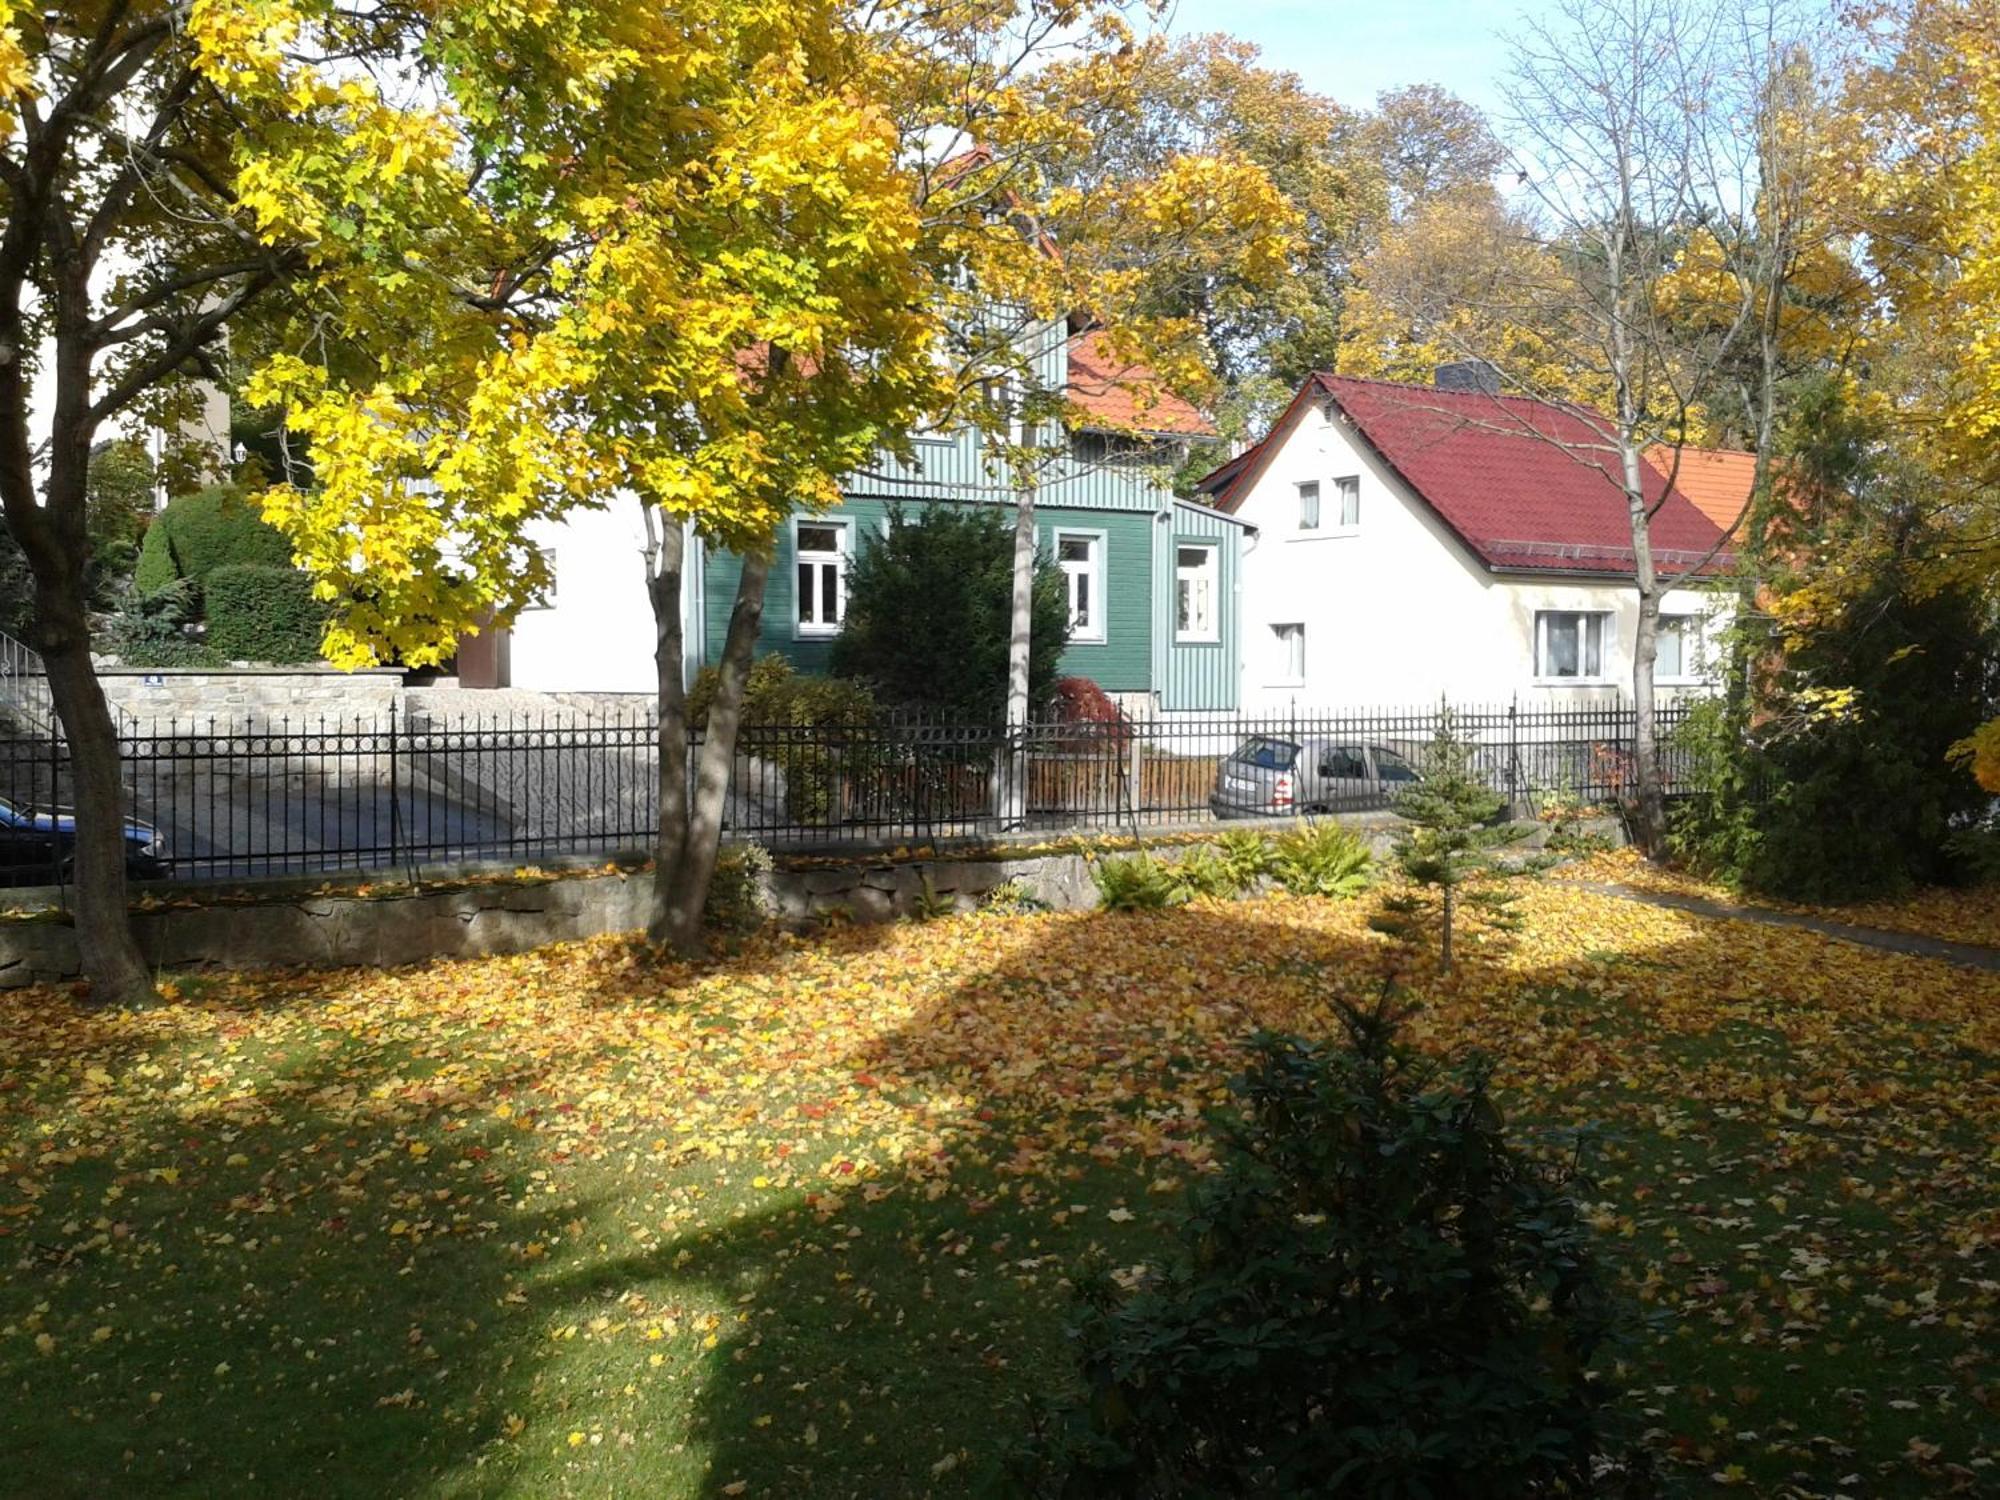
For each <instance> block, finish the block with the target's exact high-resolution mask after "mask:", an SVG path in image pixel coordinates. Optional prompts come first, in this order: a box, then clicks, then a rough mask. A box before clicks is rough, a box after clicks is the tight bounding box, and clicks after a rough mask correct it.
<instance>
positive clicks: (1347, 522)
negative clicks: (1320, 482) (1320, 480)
mask: <svg viewBox="0 0 2000 1500" xmlns="http://www.w3.org/2000/svg"><path fill="white" fill-rule="evenodd" d="M1333 490H1334V494H1335V496H1336V497H1337V498H1338V499H1339V501H1340V524H1341V525H1342V526H1343V527H1354V526H1359V525H1360V524H1361V478H1360V476H1359V475H1357V474H1349V475H1348V476H1347V477H1346V478H1344V479H1336V480H1334V482H1333Z"/></svg>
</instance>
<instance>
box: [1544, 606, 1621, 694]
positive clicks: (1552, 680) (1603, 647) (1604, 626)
mask: <svg viewBox="0 0 2000 1500" xmlns="http://www.w3.org/2000/svg"><path fill="white" fill-rule="evenodd" d="M1555 615H1563V616H1569V617H1574V618H1575V619H1576V620H1577V622H1578V626H1579V638H1578V640H1577V668H1578V675H1576V676H1575V677H1562V676H1552V675H1550V674H1549V673H1548V672H1547V671H1545V670H1544V668H1545V666H1546V664H1547V663H1548V660H1549V621H1550V617H1551V616H1555ZM1590 619H1595V620H1596V621H1597V622H1598V624H1597V670H1596V671H1595V672H1587V671H1584V670H1583V665H1584V659H1585V656H1586V652H1585V650H1584V646H1585V642H1584V640H1583V638H1582V623H1583V622H1584V621H1586V620H1590ZM1617 639H1618V617H1617V615H1615V614H1614V613H1612V612H1611V611H1610V610H1608V609H1538V610H1536V611H1535V639H1534V653H1535V658H1534V669H1535V681H1536V682H1537V683H1540V684H1542V685H1544V686H1547V687H1577V686H1592V685H1602V684H1604V683H1607V682H1609V681H1610V680H1611V677H1610V667H1609V662H1610V658H1611V647H1612V646H1613V644H1614V643H1615V642H1616V641H1617Z"/></svg>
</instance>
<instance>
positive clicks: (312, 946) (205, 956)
mask: <svg viewBox="0 0 2000 1500" xmlns="http://www.w3.org/2000/svg"><path fill="white" fill-rule="evenodd" d="M1354 822H1355V826H1356V831H1357V832H1359V833H1360V834H1361V835H1362V836H1363V837H1364V838H1365V839H1366V840H1367V841H1368V842H1369V843H1370V844H1371V845H1372V846H1374V847H1375V848H1376V849H1377V850H1378V851H1379V850H1381V849H1383V848H1384V847H1385V846H1386V845H1387V843H1388V839H1389V836H1390V832H1391V828H1392V823H1391V821H1390V820H1388V819H1386V818H1384V817H1380V816H1376V817H1368V818H1363V819H1357V820H1354ZM1249 826H1261V820H1260V823H1258V824H1252V825H1249ZM1276 826H1286V825H1282V824H1280V825H1276ZM1597 826H1598V828H1599V831H1602V832H1607V833H1610V834H1612V835H1614V836H1615V834H1616V825H1615V824H1602V825H1597ZM1175 847H1176V849H1185V848H1189V847H1193V845H1192V844H1190V843H1189V842H1187V841H1186V840H1176V841H1175ZM1163 852H1165V853H1173V852H1175V850H1171V849H1170V850H1165V851H1163ZM1010 881H1014V882H1019V884H1020V885H1021V886H1022V887H1023V888H1024V889H1025V890H1026V892H1027V893H1028V894H1029V895H1032V896H1033V897H1034V898H1035V899H1037V900H1039V901H1041V902H1044V903H1046V904H1047V905H1048V906H1050V907H1051V908H1053V909H1055V910H1057V911H1068V910H1079V909H1083V908H1088V907H1091V906H1094V905H1095V904H1096V901H1097V891H1096V888H1095V886H1094V885H1093V884H1092V882H1091V879H1090V866H1089V863H1088V862H1087V861H1086V860H1085V858H1084V857H1083V856H1082V855H1081V854H1075V853H1068V852H1053V851H1049V850H1045V849H1033V848H1023V850H1022V852H1021V853H1019V854H1009V853H1008V852H1007V851H1006V850H1005V849H1004V848H997V849H993V850H992V851H991V852H990V853H988V852H984V851H981V852H979V853H977V854H976V855H975V856H973V857H962V858H935V859H890V858H887V857H885V856H882V855H879V854H878V855H876V856H873V857H870V856H869V855H866V854H857V855H855V856H853V857H852V858H849V859H839V860H834V859H831V858H829V859H826V860H821V861H815V862H813V863H812V864H810V865H805V866H798V867H791V868H785V867H781V868H779V869H777V870H776V871H774V872H773V873H772V876H771V880H770V887H769V890H768V891H767V896H768V899H769V904H770V906H771V908H772V910H773V913H774V914H775V916H776V918H777V919H778V921H780V922H781V923H783V924H785V925H787V926H793V927H799V926H805V925H809V924H810V923H812V922H813V921H815V920H818V919H822V918H825V917H827V916H829V915H834V914H837V915H839V916H841V917H845V918H849V919H851V920H854V921H858V922H886V921H893V920H895V919H896V918H898V917H906V916H910V915H912V914H914V913H915V912H916V911H917V909H918V906H919V902H920V901H922V900H924V899H925V893H926V892H927V891H928V893H929V899H931V900H933V901H943V900H948V901H950V903H951V904H952V906H953V907H954V908H956V909H958V910H970V909H972V908H974V907H976V906H977V905H978V904H979V903H980V901H981V900H982V899H983V898H984V897H985V896H986V895H987V893H988V892H990V891H992V890H993V889H994V888H995V887H996V886H1001V885H1005V884H1007V883H1008V882H1010ZM167 889H169V890H170V891H171V894H172V897H173V899H174V900H186V901H187V904H184V905H174V904H168V905H163V906H155V907H153V908H151V909H148V910H145V911H140V912H136V913H135V914H134V916H133V923H134V926H135V927H136V929H137V932H138V936H139V944H140V948H141V949H142V951H143V952H144V953H145V955H146V958H147V960H148V962H150V963H151V964H153V965H154V966H155V967H157V968H161V969H257V968H279V967H285V966H291V965H307V966H311V967H316V968H338V967H342V966H351V965H361V966H387V965H396V964H412V963H422V962H425V961H427V960H430V959H440V958H472V957H480V956H485V955H489V954H502V953H524V952H526V951H528V950H529V949H531V948H538V947H541V946H543V945H544V944H547V943H555V942H564V941H568V940H571V939H575V938H582V937H590V936H593V935H595V934H598V933H604V932H633V931H637V930H638V929H639V928H641V927H643V926H644V925H645V921H646V906H647V900H648V897H649V895H650V892H651V877H650V874H649V872H646V871H644V870H633V871H630V872H614V873H605V872H603V871H602V870H598V869H593V870H590V871H589V872H587V873H586V872H582V871H579V872H576V873H567V874H565V873H560V872H558V873H554V874H549V875H543V876H530V877H517V878H510V879H500V880H494V879H491V878H487V879H483V880H477V881H472V882H467V881H465V880H464V879H461V880H460V882H459V883H457V884H452V883H448V882H447V881H445V880H442V879H441V881H440V883H439V884H438V885H436V886H434V887H433V888H431V889H425V888H423V887H421V886H419V887H414V888H397V889H383V888H380V887H378V888H376V889H374V890H372V891H370V892H369V893H368V894H366V895H364V894H361V893H360V892H359V891H342V890H329V889H328V888H327V887H326V886H325V884H324V882H317V881H314V880H312V879H296V878H295V879H289V880H270V881H264V882H253V883H251V884H249V885H246V886H241V887H231V888H230V890H229V892H228V893H227V894H226V895H222V894H220V893H217V892H216V891H215V890H214V889H213V888H209V889H208V890H206V891H205V890H204V889H203V888H202V887H200V886H181V887H173V888H167ZM36 894H37V893H33V892H16V893H12V895H13V898H14V899H15V901H16V902H17V904H18V903H21V902H31V901H32V900H33V899H34V896H35V895H36ZM48 894H50V895H53V894H54V893H48ZM204 896H208V897H209V898H210V900H209V904H200V903H201V901H202V898H203V897H204ZM79 972H80V968H79V964H78V959H77V948H76V932H75V929H74V928H73V927H72V926H71V925H70V924H69V922H68V920H67V918H66V917H64V916H63V915H61V914H59V913H55V912H48V911H44V912H41V913H38V914H35V915H32V916H26V917H20V916H16V917H6V916H0V990H4V989H11V988H19V987H21V986H25V985H30V984H38V983H58V982H61V981H64V980H68V979H73V978H75V977H76V976H77V974H78V973H79Z"/></svg>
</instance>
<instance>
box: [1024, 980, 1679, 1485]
mask: <svg viewBox="0 0 2000 1500" xmlns="http://www.w3.org/2000/svg"><path fill="white" fill-rule="evenodd" d="M1400 1020H1401V1017H1400V1016H1399V1015H1398V1014H1396V1013H1395V1011H1394V1010H1393V1008H1392V1002H1390V1001H1389V1000H1388V999H1386V998H1385V1000H1384V1001H1383V1003H1382V1004H1381V1005H1380V1006H1378V1007H1377V1008H1376V1009H1375V1010H1373V1011H1356V1010H1349V1011H1348V1012H1347V1013H1346V1021H1347V1026H1348V1031H1349V1039H1350V1043H1351V1045H1350V1046H1348V1047H1347V1048H1345V1049H1329V1048H1324V1047H1321V1046H1318V1045H1316V1044H1314V1043H1312V1042H1308V1041H1303V1040H1299V1039H1296V1038H1289V1037H1266V1038H1262V1039H1260V1040H1259V1041H1258V1042H1257V1044H1256V1049H1255V1056H1254V1061H1253V1065H1252V1067H1251V1068H1250V1070H1249V1072H1248V1075H1247V1077H1246V1078H1244V1079H1243V1080H1241V1081H1240V1082H1239V1083H1238V1085H1237V1095H1238V1105H1237V1109H1236V1111H1235V1112H1234V1113H1233V1114H1231V1115H1229V1116H1227V1117H1225V1118H1224V1120H1223V1121H1222V1122H1221V1124H1222V1136H1223V1142H1224V1146H1225V1151H1224V1156H1223V1162H1224V1170H1223V1171H1222V1172H1221V1174H1220V1175H1219V1176H1217V1177H1216V1178H1214V1179H1213V1180H1212V1181H1210V1182H1209V1183H1207V1184H1206V1185H1204V1186H1202V1187H1200V1188H1198V1189H1197V1190H1196V1192H1195V1194H1194V1196H1193V1198H1192V1200H1191V1203H1190V1206H1189V1208H1188V1209H1187V1211H1186V1213H1185V1215H1184V1216H1183V1220H1182V1223H1181V1225H1180V1240H1179V1244H1178V1246H1177V1247H1176V1248H1175V1249H1174V1250H1173V1251H1172V1252H1170V1255H1169V1258H1168V1261H1167V1264H1166V1265H1164V1266H1163V1267H1159V1268H1149V1269H1145V1270H1142V1271H1139V1272H1136V1273H1132V1272H1128V1273H1121V1274H1120V1275H1117V1276H1113V1275H1109V1274H1104V1273H1102V1272H1093V1273H1091V1274H1089V1275H1087V1276H1086V1277H1085V1278H1084V1279H1083V1281H1082V1283H1081V1284H1080V1288H1079V1295H1080V1298H1081V1301H1082V1308H1083V1311H1082V1317H1081V1322H1080V1325H1079V1326H1078V1328H1077V1329H1076V1330H1075V1337H1076V1341H1077V1344H1078V1348H1079V1353H1080V1358H1081V1364H1082V1377H1083V1387H1084V1389H1083V1392H1082V1394H1081V1395H1080V1396H1078V1397H1076V1398H1074V1399H1073V1400H1071V1401H1070V1402H1069V1403H1068V1404H1067V1405H1064V1406H1060V1407H1057V1408H1054V1409H1052V1410H1048V1411H1044V1412H1042V1413H1041V1414H1040V1417H1039V1420H1038V1422H1037V1428H1036V1433H1035V1436H1034V1437H1033V1439H1032V1440H1031V1442H1030V1444H1029V1446H1028V1452H1027V1457H1026V1461H1025V1463H1024V1466H1023V1467H1024V1471H1025V1472H1024V1474H1023V1479H1024V1482H1025V1483H1026V1484H1027V1485H1028V1486H1029V1487H1031V1488H1032V1489H1033V1490H1034V1491H1035V1492H1037V1493H1040V1494H1042V1495H1045V1496H1058V1495H1059V1496H1065V1497H1067V1496H1085V1495H1088V1496H1122V1497H1139V1496H1145V1497H1167V1496H1196V1495H1201V1496H1209V1495H1213V1496H1222V1495H1287V1496H1290V1495H1332V1494H1339V1495H1366V1496H1389V1495H1395V1496H1405V1495H1407V1496H1418V1495H1430V1496H1442V1495H1452V1496H1461V1497H1467V1496H1481V1497H1483V1496H1492V1497H1498V1496H1523V1495H1573V1494H1604V1493H1628V1494H1641V1493H1647V1492H1648V1491H1647V1489H1646V1488H1645V1487H1644V1485H1643V1483H1642V1481H1641V1480H1640V1478H1639V1476H1638V1475H1637V1474H1635V1473H1631V1472H1629V1471H1628V1466H1626V1465H1625V1464H1623V1463H1620V1462H1618V1461H1615V1460H1614V1458H1613V1457H1612V1456H1611V1455H1609V1454H1608V1453H1607V1449H1608V1448H1609V1446H1610V1445H1609V1442H1608V1440H1607V1434H1606V1430H1605V1429H1606V1424H1607V1418H1608V1412H1607V1408H1606V1402H1607V1399H1608V1395H1609V1393H1608V1391H1607V1388H1606V1386H1605V1385H1604V1384H1602V1383H1601V1382H1600V1381H1598V1380H1597V1379H1595V1378H1593V1375H1592V1373H1591V1364H1592V1361H1593V1358H1594V1357H1595V1356H1597V1355H1598V1354H1599V1353H1600V1351H1601V1350H1602V1348H1603V1347H1604V1345H1605V1341H1606V1339H1607V1337H1608V1335H1609V1333H1610V1331H1611V1328H1612V1323H1613V1309H1612V1304H1611V1302H1610V1299H1609V1297H1608V1295H1607V1293H1606V1290H1605V1277H1604V1274H1603V1273H1602V1272H1601V1271H1600V1269H1599V1267H1598V1264H1597V1260H1596V1257H1595V1255H1594V1253H1593V1251H1592V1247H1591V1241H1590V1236H1589V1233H1588V1231H1587V1229H1586V1226H1585V1225H1584V1224H1583V1222H1582V1219H1581V1216H1580V1213H1579V1210H1578V1206H1577V1203H1576V1200H1575V1197H1574V1184H1573V1181H1572V1178H1571V1176H1570V1174H1569V1171H1568V1168H1567V1167H1566V1166H1564V1165H1557V1164H1554V1163H1551V1162H1548V1161H1545V1160H1543V1159H1541V1158H1539V1157H1537V1156H1534V1155H1531V1154H1529V1153H1527V1152H1524V1151H1523V1150H1522V1149H1520V1148H1519V1147H1518V1146H1516V1145H1515V1144H1513V1143H1512V1142H1510V1141H1509V1140H1508V1138H1507V1136H1506V1133H1505V1130H1504V1128H1503V1126H1502V1122H1501V1118H1500V1113H1499V1110H1498V1109H1497V1108H1496V1107H1495V1106H1494V1103H1493V1100H1492V1098H1491V1089H1490V1067H1489V1065H1488V1064H1487V1063H1485V1062H1484V1061H1482V1060H1476V1059H1475V1060H1471V1061H1467V1062H1463V1063H1460V1064H1458V1065H1456V1066H1446V1065H1442V1064H1439V1063H1437V1062H1434V1061H1430V1060H1427V1059H1424V1058H1422V1057H1420V1056H1419V1055H1417V1054H1415V1053H1413V1052H1412V1051H1410V1050H1409V1049H1408V1048H1406V1047H1405V1046H1404V1045H1402V1044H1401V1043H1400V1042H1399V1041H1398V1040H1397V1035H1396V1033H1397V1028H1398V1025H1399V1023H1400ZM1613 1476H1615V1477H1613Z"/></svg>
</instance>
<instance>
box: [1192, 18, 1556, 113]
mask: <svg viewBox="0 0 2000 1500" xmlns="http://www.w3.org/2000/svg"><path fill="white" fill-rule="evenodd" d="M1548 9H1549V4H1548V0H1178V4H1177V5H1176V6H1175V8H1174V10H1173V12H1172V13H1171V15H1170V16H1169V18H1168V29H1169V31H1171V32H1173V33H1174V34H1176V35H1182V36H1188V35H1194V34H1196V33H1199V32H1204V31H1226V32H1229V33H1230V34H1232V35H1234V36H1240V37H1243V38H1244V39H1245V40H1247V41H1252V42H1255V43H1257V45H1258V46H1260V47H1262V48H1263V49H1264V60H1265V61H1266V62H1267V63H1269V64H1270V65H1272V66H1273V67H1281V68H1289V69H1290V70H1291V71H1292V72H1295V73H1297V74H1298V75H1299V76H1300V77H1301V78H1303V79H1304V80H1305V82H1306V85H1307V86H1308V87H1309V88H1312V89H1313V90H1315V91H1316V92H1318V93H1322V94H1330V95H1331V96H1332V97H1333V98H1335V99H1337V100H1339V101H1340V102H1341V103H1342V104H1348V105H1367V104H1369V103H1372V102H1373V100H1374V98H1375V96H1376V95H1377V94H1378V93H1380V92H1381V91H1382V90H1383V89H1390V88H1395V87H1397V86H1398V85H1400V84H1405V83H1439V84H1443V85H1444V86H1445V87H1446V88H1448V89H1450V90H1451V91H1452V92H1453V93H1455V94H1457V95H1459V96H1460V97H1461V98H1464V99H1467V100H1470V101H1471V102H1472V103H1474V104H1477V105H1479V106H1480V107H1481V108H1482V109H1486V110H1489V111H1491V110H1495V109H1498V108H1499V107H1500V95H1499V83H1500V79H1501V75H1502V73H1503V72H1504V71H1505V68H1506V60H1507V49H1506V45H1505V43H1504V41H1503V40H1502V33H1503V32H1505V31H1507V30H1509V29H1511V28H1512V27H1513V26H1514V25H1515V23H1516V22H1517V21H1518V20H1519V19H1520V17H1521V16H1522V15H1523V14H1527V13H1534V12H1543V11H1546V10H1548Z"/></svg>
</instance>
